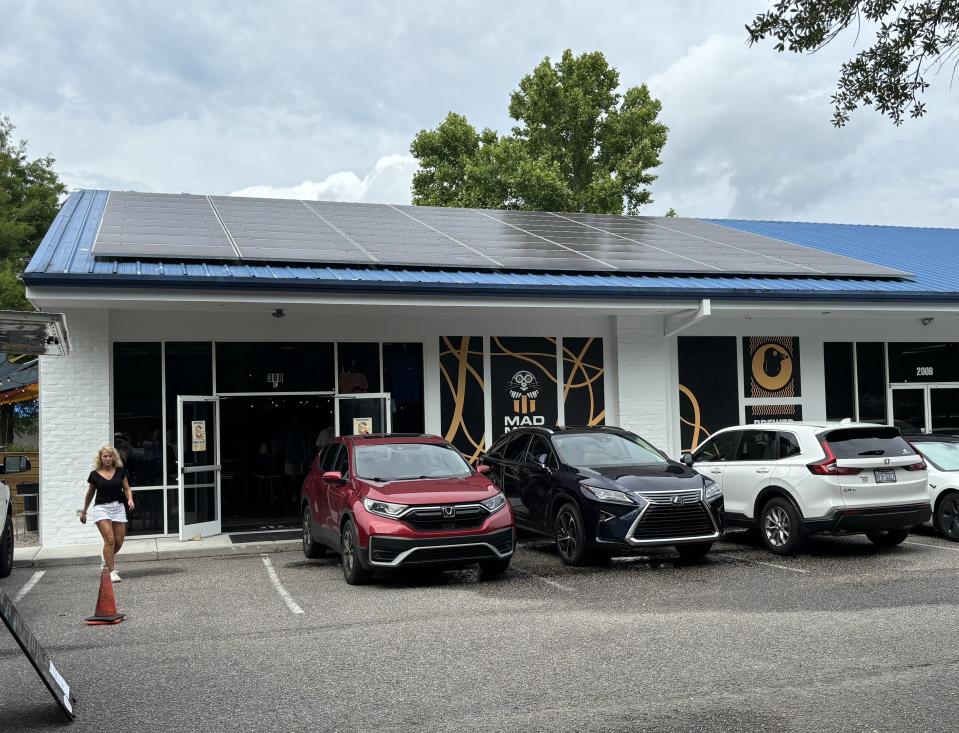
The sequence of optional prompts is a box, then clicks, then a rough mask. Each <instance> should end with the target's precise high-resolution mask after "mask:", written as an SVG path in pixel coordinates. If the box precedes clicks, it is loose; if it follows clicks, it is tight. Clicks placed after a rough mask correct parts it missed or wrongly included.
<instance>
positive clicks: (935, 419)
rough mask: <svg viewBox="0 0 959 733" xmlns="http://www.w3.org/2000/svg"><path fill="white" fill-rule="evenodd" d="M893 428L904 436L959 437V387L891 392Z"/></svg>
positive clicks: (908, 388)
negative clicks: (932, 434)
mask: <svg viewBox="0 0 959 733" xmlns="http://www.w3.org/2000/svg"><path fill="white" fill-rule="evenodd" d="M891 404H892V424H893V425H895V426H896V427H897V428H899V430H900V431H901V432H902V434H903V435H905V436H907V437H908V436H909V435H917V434H919V433H936V434H938V435H959V385H952V384H950V385H943V384H924V385H921V386H918V385H909V386H894V387H893V388H892V400H891Z"/></svg>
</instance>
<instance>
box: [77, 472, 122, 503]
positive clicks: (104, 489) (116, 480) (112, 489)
mask: <svg viewBox="0 0 959 733" xmlns="http://www.w3.org/2000/svg"><path fill="white" fill-rule="evenodd" d="M127 476H128V474H127V470H126V469H125V468H118V469H116V470H115V471H114V472H113V478H111V479H105V478H103V476H101V475H100V474H99V473H97V472H96V471H90V475H89V476H88V477H87V483H90V484H93V485H94V486H95V487H96V490H97V498H96V499H94V501H93V503H94V504H109V503H110V502H111V501H118V502H120V503H121V504H122V503H123V501H124V499H126V497H125V496H124V495H123V479H125V478H126V477H127Z"/></svg>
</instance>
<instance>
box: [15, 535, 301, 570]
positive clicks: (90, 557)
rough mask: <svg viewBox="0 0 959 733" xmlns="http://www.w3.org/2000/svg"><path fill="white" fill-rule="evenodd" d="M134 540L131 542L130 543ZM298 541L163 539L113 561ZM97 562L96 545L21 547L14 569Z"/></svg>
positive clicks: (249, 551) (276, 547)
mask: <svg viewBox="0 0 959 733" xmlns="http://www.w3.org/2000/svg"><path fill="white" fill-rule="evenodd" d="M154 543H155V541H154V540H144V541H137V542H136V544H137V545H148V544H154ZM133 544H134V543H133V542H131V543H130V545H133ZM302 547H303V543H302V542H301V541H300V540H270V541H266V542H243V543H240V544H237V545H234V544H233V543H232V542H229V540H228V541H227V542H226V543H223V542H217V543H216V544H211V545H204V544H203V543H202V542H196V543H191V542H182V543H176V544H173V543H167V542H163V546H162V547H158V546H157V545H156V544H154V547H153V548H152V549H151V548H150V547H148V546H147V547H139V546H138V547H130V548H129V550H128V549H127V547H124V549H122V550H120V554H119V555H117V564H118V565H120V564H123V565H125V564H127V563H131V562H156V561H158V560H183V559H188V558H193V557H232V556H236V555H259V554H262V553H268V554H269V553H274V552H296V551H298V550H300V549H302ZM99 562H100V548H99V547H96V548H94V547H91V546H89V545H84V546H80V547H77V546H73V547H48V548H41V547H24V548H19V549H17V551H16V556H15V558H14V561H13V566H14V567H15V568H51V567H59V566H67V565H94V564H97V563H99Z"/></svg>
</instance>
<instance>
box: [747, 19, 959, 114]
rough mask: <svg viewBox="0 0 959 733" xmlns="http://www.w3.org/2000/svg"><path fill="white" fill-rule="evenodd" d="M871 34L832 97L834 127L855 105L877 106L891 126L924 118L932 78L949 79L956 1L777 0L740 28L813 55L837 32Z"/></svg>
mask: <svg viewBox="0 0 959 733" xmlns="http://www.w3.org/2000/svg"><path fill="white" fill-rule="evenodd" d="M864 23H865V24H866V25H867V26H869V27H870V28H874V29H875V36H874V38H873V42H872V44H871V45H870V46H869V47H868V48H865V49H863V50H862V51H860V52H859V53H858V54H856V56H855V57H854V58H852V59H850V60H849V61H846V62H845V63H843V65H842V67H841V68H840V71H839V82H838V86H837V90H836V93H835V94H834V95H833V97H832V103H833V124H835V125H836V126H837V127H842V126H843V125H845V124H846V123H847V122H849V116H850V114H851V113H852V112H854V111H855V110H856V109H858V108H859V107H863V106H865V107H875V109H876V110H877V111H878V112H879V113H880V114H883V115H885V116H887V117H889V118H890V119H891V120H892V121H893V123H895V124H896V125H901V124H902V123H903V121H904V120H905V118H906V117H907V116H908V117H922V116H923V115H924V114H925V113H926V105H925V103H924V102H923V101H922V100H921V98H920V97H921V95H922V94H923V93H924V92H925V91H926V90H927V89H928V88H929V82H928V81H927V79H928V77H929V75H930V74H934V73H938V72H940V71H942V70H944V69H946V70H949V72H950V75H951V76H955V73H956V67H957V63H959V0H919V1H917V2H902V0H781V1H780V2H776V3H774V4H773V6H772V8H771V9H770V10H769V11H767V12H765V13H760V14H759V15H757V16H756V18H755V19H754V20H753V22H752V23H750V24H749V25H747V26H746V33H747V34H748V36H749V44H750V45H754V44H756V43H759V42H760V41H762V40H764V39H767V38H771V39H775V46H774V47H775V49H776V50H777V51H779V52H785V51H791V52H793V53H815V52H816V51H818V50H820V49H822V48H823V47H825V46H826V45H828V44H829V43H831V42H832V41H833V40H834V39H835V38H836V37H837V36H839V35H840V34H841V33H842V32H843V31H846V30H847V29H849V28H850V27H851V26H855V27H856V29H857V33H858V32H862V28H863V24H864Z"/></svg>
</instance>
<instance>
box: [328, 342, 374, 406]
mask: <svg viewBox="0 0 959 733" xmlns="http://www.w3.org/2000/svg"><path fill="white" fill-rule="evenodd" d="M336 358H337V364H338V368H339V370H340V373H339V374H338V375H337V378H336V391H337V392H339V393H340V394H354V393H358V392H379V391H380V345H379V344H374V343H367V344H348V343H344V344H337V346H336Z"/></svg>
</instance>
